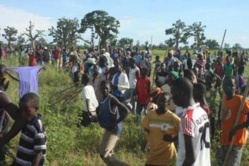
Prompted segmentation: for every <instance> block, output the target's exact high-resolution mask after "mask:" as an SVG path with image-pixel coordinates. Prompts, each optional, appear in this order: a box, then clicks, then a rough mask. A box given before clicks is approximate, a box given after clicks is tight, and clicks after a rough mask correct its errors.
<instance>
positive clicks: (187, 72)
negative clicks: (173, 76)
mask: <svg viewBox="0 0 249 166" xmlns="http://www.w3.org/2000/svg"><path fill="white" fill-rule="evenodd" d="M183 76H184V77H186V78H188V79H189V80H190V81H191V82H192V83H197V78H196V75H195V73H194V71H193V70H190V69H187V70H184V73H183Z"/></svg>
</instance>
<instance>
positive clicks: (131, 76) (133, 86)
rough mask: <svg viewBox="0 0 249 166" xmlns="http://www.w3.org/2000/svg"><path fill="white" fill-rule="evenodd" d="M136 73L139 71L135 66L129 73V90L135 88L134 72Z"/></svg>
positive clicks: (135, 77) (135, 78)
mask: <svg viewBox="0 0 249 166" xmlns="http://www.w3.org/2000/svg"><path fill="white" fill-rule="evenodd" d="M137 71H139V68H138V67H137V66H136V67H135V68H134V69H132V68H130V71H129V84H130V88H131V89H135V88H136V84H137V76H136V72H137Z"/></svg>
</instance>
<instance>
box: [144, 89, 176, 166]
mask: <svg viewBox="0 0 249 166" xmlns="http://www.w3.org/2000/svg"><path fill="white" fill-rule="evenodd" d="M170 100H171V96H170V94H169V93H162V94H160V96H159V97H158V100H157V106H158V108H157V109H156V110H155V111H151V112H149V113H148V114H147V115H146V116H145V117H144V118H143V120H142V126H143V128H144V129H145V131H146V133H147V139H148V144H149V148H150V151H149V153H148V157H147V160H146V163H145V166H168V165H171V164H174V162H175V160H176V155H177V152H176V148H175V146H174V143H173V142H174V141H175V139H176V138H177V137H176V136H177V134H178V131H179V124H180V119H179V117H178V116H177V115H175V114H174V113H173V112H171V111H169V110H168V108H167V106H168V105H169V102H170Z"/></svg>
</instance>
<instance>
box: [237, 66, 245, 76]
mask: <svg viewBox="0 0 249 166" xmlns="http://www.w3.org/2000/svg"><path fill="white" fill-rule="evenodd" d="M243 73H244V69H243V68H242V67H239V68H238V75H243Z"/></svg>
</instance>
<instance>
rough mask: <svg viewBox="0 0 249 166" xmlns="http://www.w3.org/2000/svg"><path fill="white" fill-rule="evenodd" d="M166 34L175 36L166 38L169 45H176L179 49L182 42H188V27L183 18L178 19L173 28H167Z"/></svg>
mask: <svg viewBox="0 0 249 166" xmlns="http://www.w3.org/2000/svg"><path fill="white" fill-rule="evenodd" d="M165 34H166V35H172V36H173V37H174V38H170V39H168V40H166V41H165V43H167V45H168V46H172V45H175V48H176V49H178V47H179V44H180V43H183V44H186V43H187V39H188V37H189V31H188V28H187V27H186V24H185V23H184V22H182V21H181V20H178V21H176V23H174V24H172V27H171V28H169V29H166V30H165Z"/></svg>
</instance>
